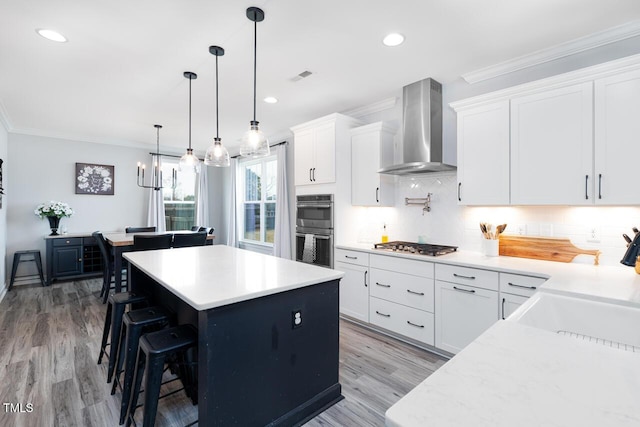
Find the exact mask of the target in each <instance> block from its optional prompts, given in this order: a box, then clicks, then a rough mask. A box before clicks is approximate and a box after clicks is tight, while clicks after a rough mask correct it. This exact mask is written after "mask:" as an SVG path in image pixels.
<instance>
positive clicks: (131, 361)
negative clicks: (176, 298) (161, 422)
mask: <svg viewBox="0 0 640 427" xmlns="http://www.w3.org/2000/svg"><path fill="white" fill-rule="evenodd" d="M173 318H174V316H173V314H172V313H171V312H170V311H169V310H167V309H165V308H163V307H159V306H154V307H147V308H141V309H138V310H131V311H129V312H127V313H125V314H124V317H123V320H122V324H123V326H124V329H123V330H122V337H121V338H120V346H119V348H120V350H119V351H118V361H117V363H116V371H115V376H114V377H113V386H112V387H111V394H112V395H113V394H115V392H116V388H117V387H118V386H120V390H121V391H122V400H121V402H120V424H122V423H124V420H125V417H126V416H127V409H128V408H129V401H130V399H131V385H132V384H133V377H134V375H135V372H136V370H135V366H136V356H137V355H138V342H139V340H140V337H141V336H142V334H143V333H148V332H153V331H156V330H159V329H162V328H164V327H165V326H167V325H169V324H171V323H172V320H173ZM123 366H124V369H123ZM123 372H124V378H123V379H122V382H120V374H121V373H123Z"/></svg>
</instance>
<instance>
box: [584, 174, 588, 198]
mask: <svg viewBox="0 0 640 427" xmlns="http://www.w3.org/2000/svg"><path fill="white" fill-rule="evenodd" d="M584 198H585V200H589V175H585V176H584Z"/></svg>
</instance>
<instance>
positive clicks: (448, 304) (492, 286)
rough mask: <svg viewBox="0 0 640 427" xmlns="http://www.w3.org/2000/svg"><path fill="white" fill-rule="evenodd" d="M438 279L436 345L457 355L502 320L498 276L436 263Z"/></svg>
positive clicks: (436, 288) (436, 292)
mask: <svg viewBox="0 0 640 427" xmlns="http://www.w3.org/2000/svg"><path fill="white" fill-rule="evenodd" d="M435 277H436V281H435V346H436V347H438V348H440V349H442V350H445V351H448V352H450V353H454V354H455V353H457V352H459V351H460V350H462V349H463V348H464V347H466V346H467V345H468V344H469V343H471V341H473V340H475V339H476V338H477V337H478V336H480V334H482V333H483V332H484V331H485V330H487V329H488V328H489V327H490V326H491V325H493V324H494V323H495V322H496V321H497V320H498V292H497V290H498V288H499V283H498V273H497V272H494V271H487V270H481V269H474V268H468V267H457V266H450V265H443V264H436V268H435ZM445 280H446V281H445ZM470 284H473V286H471V285H470Z"/></svg>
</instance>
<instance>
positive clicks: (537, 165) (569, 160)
mask: <svg viewBox="0 0 640 427" xmlns="http://www.w3.org/2000/svg"><path fill="white" fill-rule="evenodd" d="M592 170H593V84H592V82H585V83H580V84H576V85H572V86H566V87H562V88H559V89H553V90H547V91H544V92H540V93H535V94H533V95H527V96H521V97H515V98H512V99H511V203H512V204H516V205H589V204H592V203H593V199H592V198H593V182H594V179H593V172H592Z"/></svg>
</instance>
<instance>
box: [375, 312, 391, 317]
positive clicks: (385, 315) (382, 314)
mask: <svg viewBox="0 0 640 427" xmlns="http://www.w3.org/2000/svg"><path fill="white" fill-rule="evenodd" d="M376 314H379V315H380V316H384V317H391V315H390V314H384V313H380V312H379V311H378V310H376Z"/></svg>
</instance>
